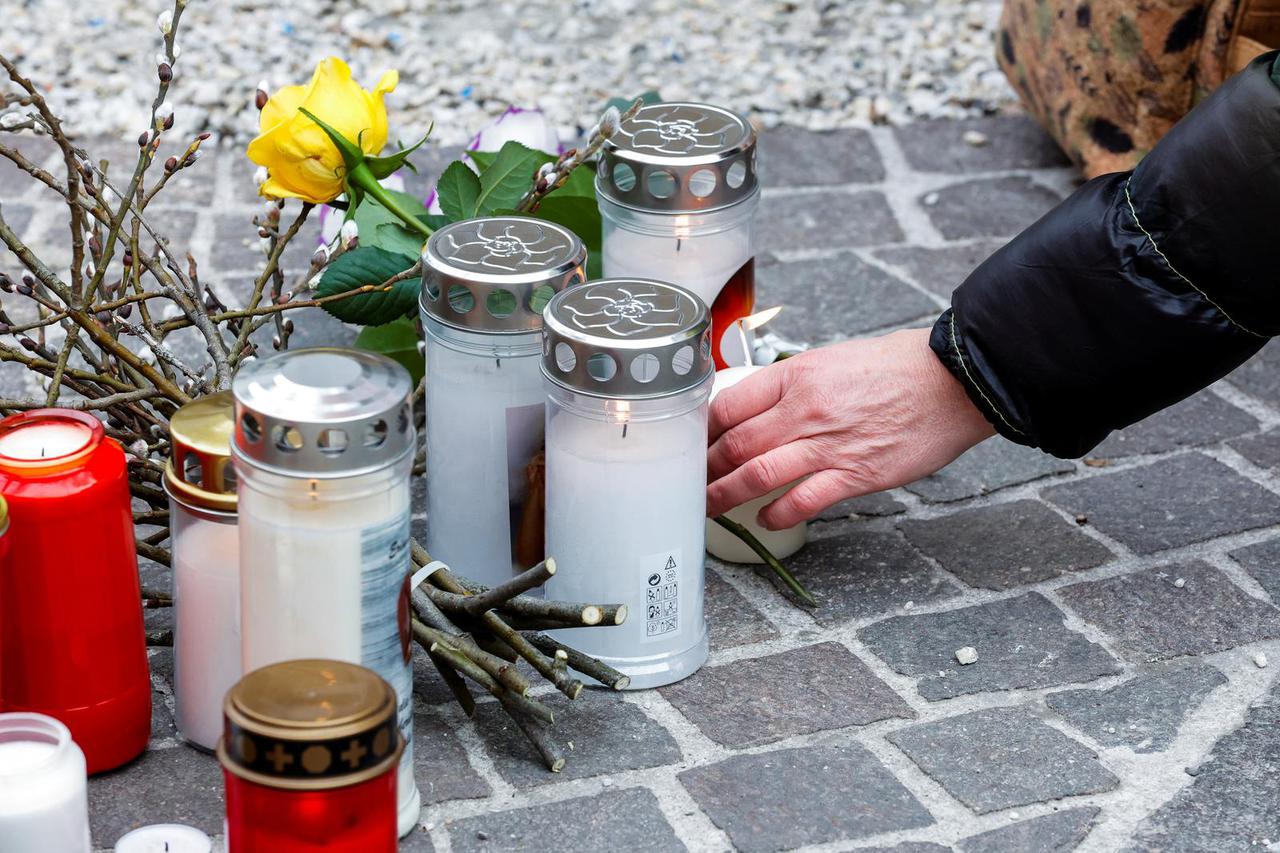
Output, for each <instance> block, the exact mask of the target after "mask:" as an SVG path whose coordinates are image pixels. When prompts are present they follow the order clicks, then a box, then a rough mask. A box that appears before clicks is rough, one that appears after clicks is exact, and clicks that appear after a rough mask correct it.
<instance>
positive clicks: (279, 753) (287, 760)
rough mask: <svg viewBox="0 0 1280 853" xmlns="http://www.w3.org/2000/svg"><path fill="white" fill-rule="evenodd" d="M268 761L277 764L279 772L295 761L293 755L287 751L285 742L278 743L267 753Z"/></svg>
mask: <svg viewBox="0 0 1280 853" xmlns="http://www.w3.org/2000/svg"><path fill="white" fill-rule="evenodd" d="M265 757H266V759H267V761H270V762H271V763H272V764H273V765H275V768H276V772H277V773H283V772H284V769H285V768H286V767H288V766H289V765H290V764H292V763H293V756H292V755H290V754H289V753H287V752H285V750H284V744H280V743H277V744H276V745H275V746H273V747H272V748H271V751H270V752H268V753H267V754H266V756H265Z"/></svg>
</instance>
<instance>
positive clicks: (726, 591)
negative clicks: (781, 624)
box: [705, 571, 778, 651]
mask: <svg viewBox="0 0 1280 853" xmlns="http://www.w3.org/2000/svg"><path fill="white" fill-rule="evenodd" d="M706 587H707V593H706V602H705V608H706V618H707V633H708V634H709V635H710V638H711V650H712V651H718V650H720V649H730V648H733V647H734V646H745V645H747V644H749V643H762V642H764V641H765V640H772V639H774V638H775V637H777V636H778V629H777V628H775V627H773V625H772V624H770V623H769V620H768V619H766V618H765V616H764V614H763V613H761V612H760V611H759V610H757V609H756V608H755V607H754V606H753V605H752V604H751V602H750V601H748V600H747V598H746V596H744V595H743V594H742V593H740V592H738V591H737V590H736V589H734V588H733V587H732V586H730V585H729V582H728V581H726V580H725V579H724V578H722V577H720V575H718V574H716V573H715V572H714V571H708V572H707V573H706Z"/></svg>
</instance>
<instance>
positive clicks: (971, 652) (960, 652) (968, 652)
mask: <svg viewBox="0 0 1280 853" xmlns="http://www.w3.org/2000/svg"><path fill="white" fill-rule="evenodd" d="M956 660H957V661H959V662H960V665H961V666H968V665H969V664H971V663H977V662H978V650H977V649H975V648H974V647H973V646H965V647H964V648H962V649H956Z"/></svg>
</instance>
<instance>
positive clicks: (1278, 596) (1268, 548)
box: [1230, 538, 1280, 602]
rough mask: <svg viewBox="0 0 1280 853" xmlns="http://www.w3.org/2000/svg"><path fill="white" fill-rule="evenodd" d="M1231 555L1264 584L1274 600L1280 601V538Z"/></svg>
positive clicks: (1251, 546) (1263, 586)
mask: <svg viewBox="0 0 1280 853" xmlns="http://www.w3.org/2000/svg"><path fill="white" fill-rule="evenodd" d="M1230 556H1231V559H1233V560H1235V561H1236V562H1237V563H1239V564H1240V565H1242V566H1244V568H1245V571H1247V572H1248V573H1249V574H1250V575H1252V576H1253V579H1254V580H1256V581H1257V582H1258V583H1259V584H1261V585H1262V588H1263V589H1265V590H1266V591H1267V594H1268V595H1270V596H1271V600H1272V601H1276V602H1280V538H1275V539H1268V540H1267V541H1265V542H1259V543H1258V544H1256V545H1250V546H1248V547H1246V548H1241V549H1239V550H1238V551H1232V552H1231V555H1230Z"/></svg>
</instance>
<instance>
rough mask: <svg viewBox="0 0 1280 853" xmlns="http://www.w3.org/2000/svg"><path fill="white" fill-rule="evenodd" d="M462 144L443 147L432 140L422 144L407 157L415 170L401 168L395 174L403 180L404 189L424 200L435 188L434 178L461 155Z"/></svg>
mask: <svg viewBox="0 0 1280 853" xmlns="http://www.w3.org/2000/svg"><path fill="white" fill-rule="evenodd" d="M461 148H462V146H456V147H455V146H449V147H448V148H445V147H443V146H441V145H438V144H436V143H434V142H429V143H427V144H426V145H423V146H422V147H421V148H419V149H418V150H417V151H415V152H413V154H412V155H411V156H410V157H409V162H411V163H413V165H414V167H415V168H416V169H417V172H414V171H412V170H410V169H401V170H400V171H399V172H398V173H397V174H399V175H400V177H401V179H402V180H403V181H404V191H405V192H407V193H409V194H410V195H413V196H416V197H417V198H420V199H422V200H423V201H424V203H425V201H426V199H427V198H428V197H429V196H430V194H431V191H432V190H433V189H435V185H436V180H437V179H439V177H440V173H441V172H443V171H444V170H445V168H446V167H447V166H448V165H449V164H450V163H452V162H453V161H454V160H457V159H459V158H460V157H461Z"/></svg>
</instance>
